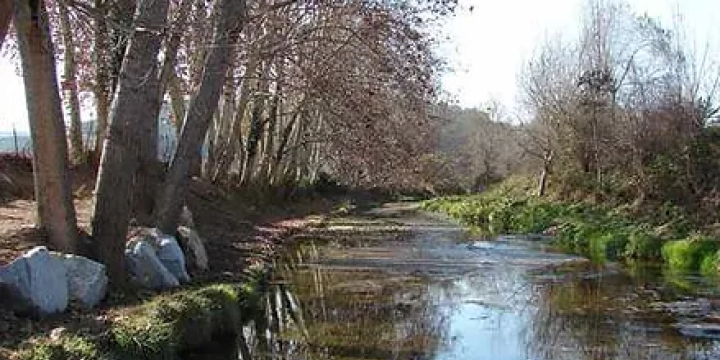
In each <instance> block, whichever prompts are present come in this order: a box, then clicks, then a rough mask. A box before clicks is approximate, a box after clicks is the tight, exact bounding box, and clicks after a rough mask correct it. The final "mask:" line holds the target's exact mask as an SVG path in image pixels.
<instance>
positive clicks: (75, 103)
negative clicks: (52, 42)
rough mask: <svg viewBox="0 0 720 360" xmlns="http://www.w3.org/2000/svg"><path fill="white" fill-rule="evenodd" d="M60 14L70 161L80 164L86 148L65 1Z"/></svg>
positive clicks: (68, 15) (60, 5) (70, 30)
mask: <svg viewBox="0 0 720 360" xmlns="http://www.w3.org/2000/svg"><path fill="white" fill-rule="evenodd" d="M58 10H59V15H60V30H61V32H62V41H63V47H64V49H63V58H64V59H63V63H64V68H63V86H62V88H63V92H64V93H65V101H66V103H67V107H68V114H69V115H70V133H69V134H68V135H69V140H70V161H71V162H73V163H75V164H79V163H81V162H83V161H85V148H84V146H83V134H82V120H81V118H80V100H79V99H78V89H77V79H76V75H75V74H76V70H75V69H76V65H75V41H74V40H73V34H72V28H71V26H70V14H69V13H68V8H67V4H66V3H65V1H61V2H59V3H58Z"/></svg>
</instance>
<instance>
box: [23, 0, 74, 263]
mask: <svg viewBox="0 0 720 360" xmlns="http://www.w3.org/2000/svg"><path fill="white" fill-rule="evenodd" d="M14 16H15V18H14V21H15V27H16V29H17V36H18V46H19V50H20V57H21V60H22V70H23V81H24V82H25V97H26V101H27V110H28V117H29V120H30V133H31V137H32V146H33V173H34V180H35V199H36V206H37V224H38V225H39V226H40V227H41V228H43V229H44V230H46V231H47V232H48V235H49V236H50V241H51V243H52V244H53V245H54V247H55V248H56V249H58V250H61V251H64V252H74V251H75V250H76V246H77V222H76V218H75V207H74V205H73V201H72V192H71V187H70V178H69V174H68V158H67V154H68V150H67V142H66V140H65V124H64V122H63V116H62V104H61V101H60V94H59V93H58V86H57V85H58V84H57V79H56V77H55V56H54V54H55V52H54V50H53V44H52V41H51V38H50V28H49V27H48V24H49V20H48V16H47V12H46V10H45V3H44V2H43V1H42V0H34V1H33V0H30V1H26V0H17V1H16V3H15V13H14Z"/></svg>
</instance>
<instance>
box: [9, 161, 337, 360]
mask: <svg viewBox="0 0 720 360" xmlns="http://www.w3.org/2000/svg"><path fill="white" fill-rule="evenodd" d="M16 169H17V168H16ZM80 175H81V174H80ZM7 178H11V180H12V181H13V184H17V185H22V184H24V182H27V181H29V182H30V183H31V178H32V174H31V172H30V171H29V170H28V171H18V172H16V173H14V174H12V177H10V176H8V177H7ZM76 179H77V176H76ZM87 179H88V181H76V188H75V195H76V199H75V204H76V208H77V212H78V223H79V225H80V227H81V228H82V229H84V230H86V231H87V229H88V226H89V223H90V216H91V205H92V201H91V200H92V198H91V193H90V191H89V190H88V189H89V188H90V187H89V186H90V185H91V180H92V176H87ZM26 180H27V181H26ZM26 187H27V186H26ZM4 189H5V190H7V187H6V188H4ZM13 189H16V190H17V191H13V192H9V191H8V192H4V193H3V194H4V195H8V196H6V197H3V200H2V203H0V215H2V216H0V219H2V222H1V223H0V265H2V264H6V263H8V262H10V261H11V260H12V259H14V258H15V257H17V256H18V255H20V254H22V253H23V252H25V251H26V250H28V249H30V248H32V247H34V246H37V245H46V244H45V241H46V240H45V237H44V236H43V234H41V233H40V232H39V231H37V230H36V229H35V228H34V227H33V226H32V223H33V214H34V202H33V201H32V199H31V196H32V187H27V189H25V188H23V187H22V186H16V187H15V188H12V189H11V190H13ZM23 189H25V190H24V191H23ZM346 199H347V197H346V196H345V195H336V196H304V197H296V198H295V199H294V200H288V201H283V202H279V201H277V200H276V201H268V200H267V199H257V198H254V199H253V198H247V197H242V196H241V194H238V193H232V192H227V191H224V190H221V189H219V188H217V187H215V186H212V185H210V184H207V183H202V182H195V183H193V184H192V188H191V191H190V193H189V196H188V206H189V208H190V210H191V211H192V212H193V214H194V222H195V224H196V226H197V230H198V232H199V234H200V235H201V237H202V238H203V239H204V243H205V247H206V249H207V252H208V257H209V260H210V270H209V271H207V272H203V273H200V272H197V273H194V274H192V275H193V276H192V279H193V281H192V283H191V284H189V285H188V286H186V287H183V288H180V289H175V290H172V291H167V292H154V291H147V290H139V289H136V290H131V291H129V292H126V293H122V294H121V293H111V294H109V295H108V297H107V298H106V299H105V301H104V302H103V303H102V304H101V305H100V306H99V307H98V308H96V309H93V310H81V309H71V310H70V311H68V312H66V313H64V314H59V315H53V316H49V317H44V318H41V319H31V318H25V317H18V316H16V315H15V314H14V313H12V312H11V311H10V310H8V309H4V308H3V307H2V306H0V359H6V358H10V359H16V358H24V359H105V358H112V359H125V358H127V359H160V358H168V357H173V356H174V355H176V354H179V353H182V352H184V351H186V350H188V349H191V348H193V347H196V346H199V345H201V344H203V343H205V342H208V341H210V340H211V339H212V338H214V337H216V336H217V335H221V334H228V333H230V334H231V333H232V332H234V331H237V329H239V327H240V324H241V323H242V322H243V321H247V320H248V319H249V316H248V314H252V313H253V311H252V306H253V303H254V302H256V301H257V295H258V294H261V293H263V286H264V284H265V283H266V273H267V269H268V264H270V263H271V261H272V259H273V258H274V257H275V253H276V251H278V249H279V248H280V247H281V245H282V244H283V243H284V242H285V241H286V240H287V239H288V238H289V237H290V236H291V235H293V234H295V233H297V232H298V231H300V230H301V229H303V228H306V227H308V226H310V225H312V224H316V223H318V222H320V221H321V219H322V218H323V215H322V214H326V213H329V212H331V211H332V210H334V209H338V208H339V207H343V206H344V207H347V204H348V203H349V202H348V200H346Z"/></svg>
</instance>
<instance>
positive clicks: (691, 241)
mask: <svg viewBox="0 0 720 360" xmlns="http://www.w3.org/2000/svg"><path fill="white" fill-rule="evenodd" d="M717 251H718V243H717V241H715V239H712V238H710V237H707V236H702V235H692V236H690V237H688V238H685V239H681V240H675V241H669V242H667V243H665V245H664V246H663V247H662V257H663V259H664V260H665V262H666V264H667V266H668V269H670V270H671V271H680V272H685V271H700V270H705V271H709V270H710V269H711V268H713V267H715V266H716V263H717Z"/></svg>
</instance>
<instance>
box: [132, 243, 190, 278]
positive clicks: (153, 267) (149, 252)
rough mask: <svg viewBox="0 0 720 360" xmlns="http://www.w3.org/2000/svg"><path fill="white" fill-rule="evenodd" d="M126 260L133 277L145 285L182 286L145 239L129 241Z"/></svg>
mask: <svg viewBox="0 0 720 360" xmlns="http://www.w3.org/2000/svg"><path fill="white" fill-rule="evenodd" d="M125 260H126V262H127V265H128V270H129V271H130V276H131V278H132V279H133V281H134V282H136V283H137V284H139V285H141V286H143V287H146V288H151V289H166V288H174V287H178V286H180V282H179V281H178V279H177V278H176V277H175V276H174V275H173V274H172V273H170V271H168V269H167V268H166V267H165V265H163V263H162V262H161V261H160V259H159V258H158V256H157V255H156V254H155V249H154V248H153V246H152V245H151V244H150V243H149V242H148V241H146V240H144V239H140V240H133V241H130V242H128V245H127V247H126V249H125Z"/></svg>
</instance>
